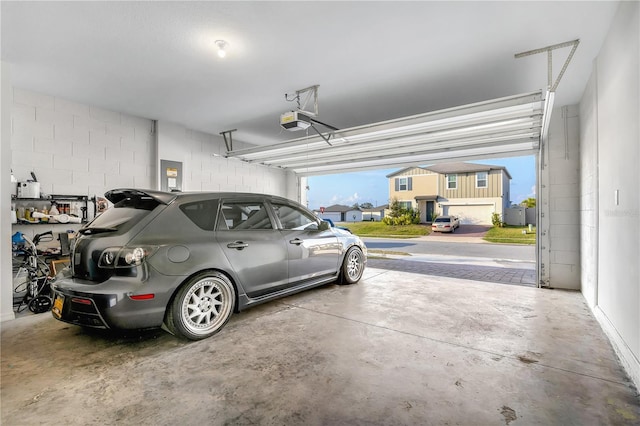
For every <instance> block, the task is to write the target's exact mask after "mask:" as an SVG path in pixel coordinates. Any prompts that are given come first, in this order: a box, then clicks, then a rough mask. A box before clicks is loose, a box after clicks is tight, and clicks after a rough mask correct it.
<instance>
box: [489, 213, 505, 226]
mask: <svg viewBox="0 0 640 426" xmlns="http://www.w3.org/2000/svg"><path fill="white" fill-rule="evenodd" d="M491 223H492V224H493V226H495V227H498V228H503V227H504V225H505V223H504V222H503V221H502V217H501V216H500V215H499V214H498V213H492V214H491Z"/></svg>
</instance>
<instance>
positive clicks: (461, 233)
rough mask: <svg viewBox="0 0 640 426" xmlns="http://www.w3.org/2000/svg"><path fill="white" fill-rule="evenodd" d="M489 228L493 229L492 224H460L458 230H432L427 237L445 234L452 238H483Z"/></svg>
mask: <svg viewBox="0 0 640 426" xmlns="http://www.w3.org/2000/svg"><path fill="white" fill-rule="evenodd" d="M489 229H491V226H488V225H460V227H459V228H458V229H456V232H453V233H448V232H432V233H431V234H429V235H428V236H427V237H438V236H444V237H451V238H469V237H472V238H473V237H475V238H482V237H484V234H486V233H487V231H488V230H489Z"/></svg>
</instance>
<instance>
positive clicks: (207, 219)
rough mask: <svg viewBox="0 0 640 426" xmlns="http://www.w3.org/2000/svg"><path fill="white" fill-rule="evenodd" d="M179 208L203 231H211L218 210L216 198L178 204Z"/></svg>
mask: <svg viewBox="0 0 640 426" xmlns="http://www.w3.org/2000/svg"><path fill="white" fill-rule="evenodd" d="M180 210H182V213H184V214H185V215H186V216H187V217H188V218H189V219H190V220H191V221H192V222H193V223H195V224H196V225H197V226H198V227H199V228H201V229H204V230H205V231H213V225H214V224H215V219H216V210H218V200H202V201H196V202H194V203H187V204H183V205H181V206H180Z"/></svg>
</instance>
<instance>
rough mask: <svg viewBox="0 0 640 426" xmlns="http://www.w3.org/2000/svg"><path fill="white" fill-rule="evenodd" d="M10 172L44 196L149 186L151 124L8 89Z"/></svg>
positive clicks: (21, 90) (93, 108) (151, 177)
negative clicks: (36, 185) (30, 181)
mask: <svg viewBox="0 0 640 426" xmlns="http://www.w3.org/2000/svg"><path fill="white" fill-rule="evenodd" d="M10 96H11V105H12V108H11V168H12V170H13V174H14V176H15V177H16V178H17V179H18V180H19V181H23V180H27V179H31V175H30V173H31V172H34V173H35V175H36V177H37V178H38V181H40V187H41V192H43V193H45V194H65V195H66V194H70V195H89V196H93V195H102V194H104V192H105V191H106V190H108V189H112V188H115V187H138V188H150V187H152V186H153V183H154V181H153V179H154V176H155V172H154V157H153V155H152V152H153V149H154V144H155V136H154V134H153V122H152V120H149V119H144V118H140V117H135V116H131V115H127V114H124V113H119V112H114V111H108V110H105V109H101V108H97V107H93V106H89V105H83V104H79V103H76V102H71V101H68V100H65V99H62V98H57V97H53V96H48V95H45V94H40V93H36V92H32V91H29V90H24V89H19V88H15V87H14V88H12V90H11V92H10Z"/></svg>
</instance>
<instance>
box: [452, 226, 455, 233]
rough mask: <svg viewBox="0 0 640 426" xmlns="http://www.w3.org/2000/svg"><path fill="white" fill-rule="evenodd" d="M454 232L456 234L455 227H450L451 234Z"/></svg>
mask: <svg viewBox="0 0 640 426" xmlns="http://www.w3.org/2000/svg"><path fill="white" fill-rule="evenodd" d="M454 232H456V227H455V226H452V227H451V233H452V234H453V233H454Z"/></svg>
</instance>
